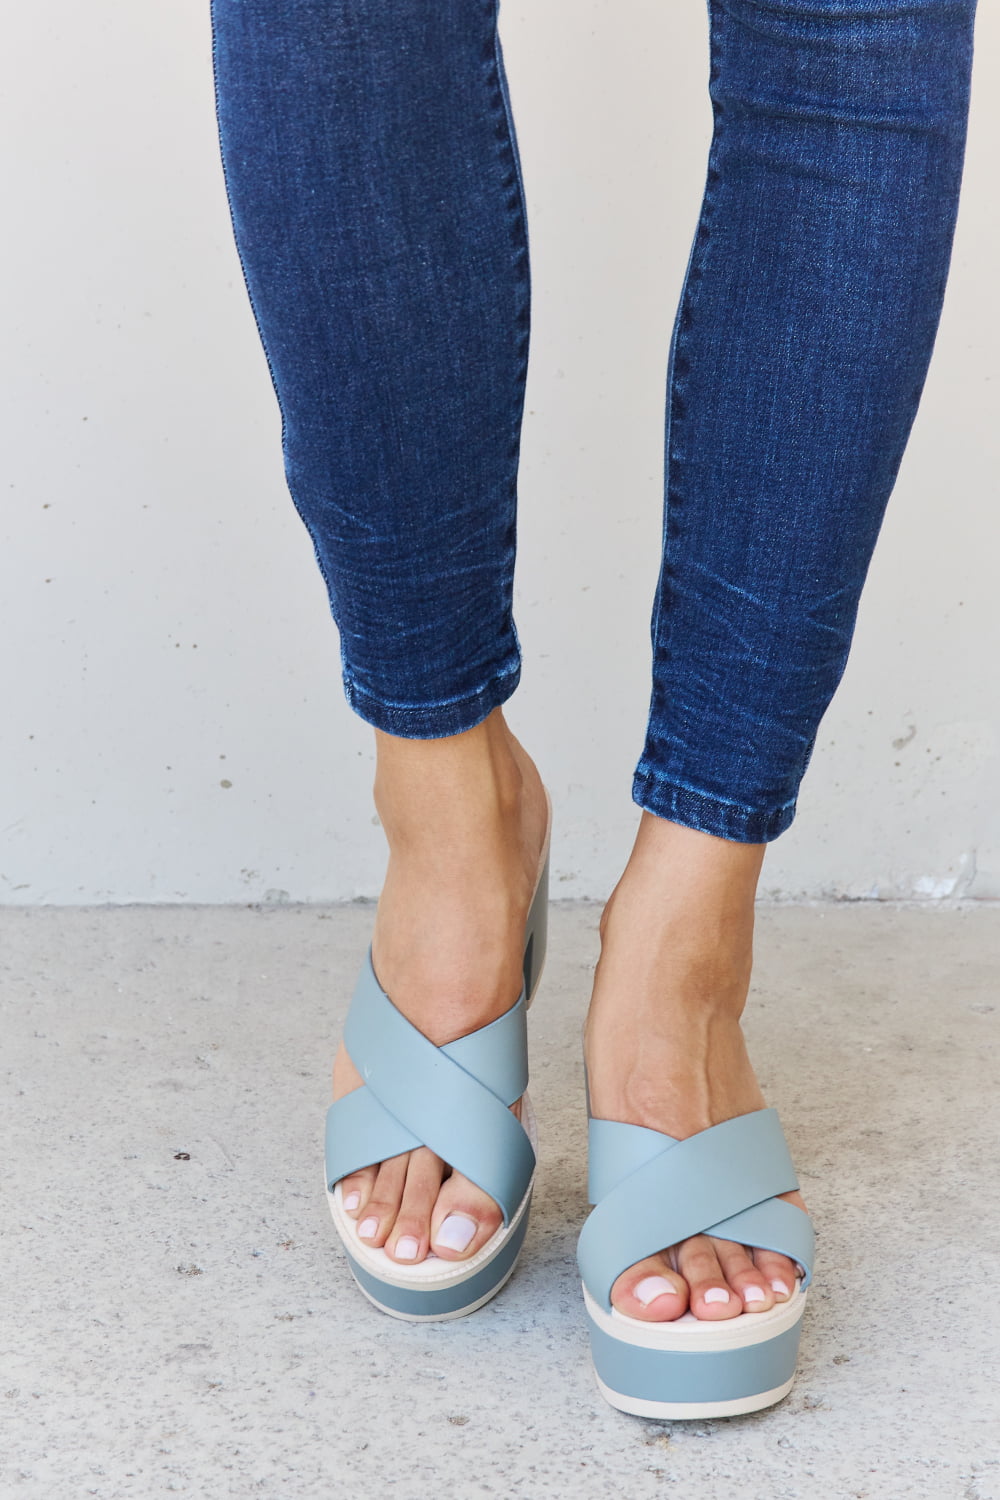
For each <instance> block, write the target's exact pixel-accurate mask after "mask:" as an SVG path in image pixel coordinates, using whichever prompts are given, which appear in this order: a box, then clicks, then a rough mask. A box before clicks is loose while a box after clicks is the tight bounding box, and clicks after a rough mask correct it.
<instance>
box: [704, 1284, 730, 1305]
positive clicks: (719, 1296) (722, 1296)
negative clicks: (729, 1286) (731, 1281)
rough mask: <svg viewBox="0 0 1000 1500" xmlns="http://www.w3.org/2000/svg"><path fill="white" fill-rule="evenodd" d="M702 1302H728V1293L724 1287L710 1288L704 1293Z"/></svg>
mask: <svg viewBox="0 0 1000 1500" xmlns="http://www.w3.org/2000/svg"><path fill="white" fill-rule="evenodd" d="M704 1300H705V1301H706V1302H728V1301H729V1293H728V1292H727V1291H726V1289H725V1287H724V1286H710V1287H709V1289H708V1291H707V1292H706V1293H705V1297H704Z"/></svg>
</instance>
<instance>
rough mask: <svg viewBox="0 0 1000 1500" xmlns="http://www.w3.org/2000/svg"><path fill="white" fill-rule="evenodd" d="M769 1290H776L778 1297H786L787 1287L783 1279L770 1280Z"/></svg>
mask: <svg viewBox="0 0 1000 1500" xmlns="http://www.w3.org/2000/svg"><path fill="white" fill-rule="evenodd" d="M771 1291H772V1292H777V1294H778V1296H779V1297H787V1296H788V1288H787V1286H786V1285H785V1283H784V1282H783V1281H772V1282H771Z"/></svg>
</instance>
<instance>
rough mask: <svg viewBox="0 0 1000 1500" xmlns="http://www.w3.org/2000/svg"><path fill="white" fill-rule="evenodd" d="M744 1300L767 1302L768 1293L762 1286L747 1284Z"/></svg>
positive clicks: (744, 1289)
mask: <svg viewBox="0 0 1000 1500" xmlns="http://www.w3.org/2000/svg"><path fill="white" fill-rule="evenodd" d="M743 1301H744V1302H766V1301H767V1293H766V1292H765V1290H764V1288H763V1287H762V1286H747V1287H744V1288H743Z"/></svg>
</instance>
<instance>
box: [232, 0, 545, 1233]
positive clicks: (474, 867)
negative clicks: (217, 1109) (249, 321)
mask: <svg viewBox="0 0 1000 1500" xmlns="http://www.w3.org/2000/svg"><path fill="white" fill-rule="evenodd" d="M212 13H213V26H214V36H215V64H216V85H217V99H218V115H219V129H220V136H221V141H222V148H223V158H224V163H225V170H226V182H227V188H228V192H229V198H230V205H231V208H232V216H233V225H234V229H235V233H236V239H237V243H238V246H239V250H240V255H241V259H242V262H243V267H244V272H245V275H246V280H247V286H248V289H249V292H250V296H251V300H252V303H253V307H254V311H255V314H256V317H257V322H258V327H259V329H260V333H261V338H262V340H263V343H264V346H265V349H266V352H267V357H268V360H269V364H270V368H271V373H272V378H273V380H274V385H275V389H276V392H277V395H278V399H279V403H280V406H281V411H282V418H283V445H284V454H285V464H286V472H287V476H288V483H289V488H290V490H291V493H292V496H293V499H294V501H295V504H296V506H297V507H298V510H299V512H300V514H301V516H302V519H303V520H304V522H305V524H306V526H307V527H308V529H309V531H310V534H311V536H312V539H313V542H314V544H315V548H316V553H317V557H318V559H319V563H320V567H321V569H322V571H323V576H324V578H325V580H326V582H327V585H328V587H329V593H330V600H331V605H332V609H333V613H334V616H335V618H336V621H337V624H338V626H339V629H340V638H341V649H342V657H343V673H344V683H345V687H346V691H347V696H348V699H349V701H350V702H351V704H352V705H353V706H354V708H355V709H356V710H357V711H358V713H359V714H361V715H362V717H364V718H365V719H367V720H368V721H369V722H370V723H371V724H372V725H374V726H375V728H376V741H377V754H378V761H377V764H378V770H377V776H376V805H377V807H378V811H379V814H380V817H381V821H382V825H383V828H384V830H385V833H386V835H387V838H388V841H389V847H390V858H389V866H388V874H387V877H386V883H385V888H384V891H383V895H382V899H381V901H380V903H379V910H378V916H377V920H376V928H375V934H374V938H373V956H374V963H375V967H376V971H377V973H378V975H379V978H380V980H381V982H382V984H383V986H384V987H385V988H386V989H387V990H388V992H389V993H390V994H391V996H392V999H393V1001H394V1002H395V1004H396V1005H397V1006H398V1007H399V1008H400V1009H401V1010H402V1011H403V1012H404V1014H406V1015H407V1016H408V1018H409V1019H410V1020H411V1021H413V1022H414V1024H415V1025H416V1026H418V1028H419V1029H420V1030H422V1031H424V1032H425V1034H427V1035H428V1036H430V1037H431V1040H432V1041H434V1042H436V1043H438V1044H441V1043H443V1042H446V1041H449V1040H452V1039H453V1038H455V1037H457V1036H460V1035H463V1034H464V1033H466V1032H468V1031H470V1030H473V1029H475V1028H476V1027H478V1026H480V1025H482V1024H484V1023H485V1022H486V1021H489V1020H492V1019H494V1018H495V1017H496V1016H498V1015H499V1014H501V1013H502V1012H503V1011H505V1010H507V1009H509V1007H510V1006H511V1005H512V1004H513V1002H514V1001H515V1000H516V998H517V995H518V992H519V989H520V983H521V978H520V974H521V949H522V944H523V936H524V922H525V915H526V911H527V905H528V900H529V897H530V893H531V885H532V883H533V880H534V875H535V869H536V865H537V862H538V854H539V850H540V847H541V843H542V839H543V836H544V827H545V820H546V809H545V798H544V792H543V790H542V787H541V783H540V781H539V778H538V773H537V771H536V770H535V768H534V766H533V764H532V763H531V761H530V759H529V758H528V756H527V755H526V754H525V752H524V751H523V750H522V749H521V747H520V746H519V745H518V744H517V742H516V741H515V740H514V739H513V737H512V736H511V734H510V733H509V731H508V730H507V728H506V725H505V724H504V721H503V715H502V711H501V708H500V705H502V704H503V703H504V702H505V701H506V699H507V698H508V697H509V696H510V694H511V693H512V692H513V691H514V688H515V687H516V685H517V680H518V673H519V654H518V643H517V636H516V633H515V629H514V623H513V619H512V616H511V583H512V573H513V566H514V548H515V486H516V476H517V460H518V442H519V433H520V422H521V413H522V406H523V396H524V379H525V368H526V360H527V342H528V316H529V283H528V260H527V255H528V251H527V239H526V229H525V218H524V207H523V197H522V192H521V184H520V174H519V167H518V161H517V152H516V146H515V141H514V136H513V131H512V127H511V122H510V114H509V109H508V104H507V96H506V86H505V82H504V77H503V69H502V63H501V57H500V49H499V43H498V39H497V31H496V0H437V3H435V4H434V5H428V4H425V3H422V0H397V3H394V4H387V3H385V0H351V3H350V4H346V3H344V0H214V3H213V11H212ZM359 1082H360V1079H359V1078H358V1076H357V1074H356V1073H355V1071H354V1069H353V1067H352V1065H351V1063H350V1060H349V1058H348V1057H347V1056H346V1054H345V1053H344V1052H343V1051H342V1052H341V1054H340V1055H339V1057H338V1059H337V1064H336V1078H335V1089H336V1092H337V1094H338V1096H339V1095H341V1094H343V1093H345V1092H347V1091H349V1090H350V1089H352V1088H354V1087H356V1086H357V1085H358V1084H359ZM444 1170H445V1169H444V1165H443V1164H442V1163H441V1162H440V1161H439V1160H438V1159H437V1158H436V1157H433V1156H432V1155H431V1153H430V1152H429V1151H427V1150H426V1149H422V1150H420V1151H416V1152H413V1153H412V1154H411V1155H410V1156H408V1157H399V1158H395V1159H394V1160H393V1161H391V1162H389V1163H387V1164H386V1165H385V1166H384V1167H383V1168H382V1169H381V1170H380V1171H378V1172H376V1170H375V1169H374V1168H371V1169H368V1170H366V1171H365V1172H362V1173H359V1174H357V1176H356V1177H354V1178H351V1179H349V1180H345V1182H344V1196H345V1201H346V1202H347V1203H348V1204H349V1205H353V1206H352V1207H351V1209H350V1211H352V1212H353V1213H354V1214H355V1216H356V1217H357V1218H358V1219H359V1221H360V1222H361V1223H362V1226H364V1225H368V1226H372V1223H373V1221H374V1224H373V1227H369V1230H368V1232H366V1233H365V1234H364V1235H363V1238H365V1239H367V1240H368V1241H369V1243H371V1244H372V1245H376V1246H380V1245H384V1246H385V1247H386V1249H387V1250H388V1252H389V1253H390V1254H392V1255H394V1256H396V1257H397V1258H398V1259H400V1260H410V1261H413V1260H419V1259H423V1258H424V1256H426V1254H427V1250H428V1245H429V1243H430V1239H431V1235H432V1233H434V1234H436V1232H437V1230H438V1229H439V1228H440V1226H441V1224H442V1223H443V1222H444V1221H445V1220H446V1219H448V1218H449V1216H450V1217H451V1218H452V1223H451V1224H450V1226H449V1229H448V1230H447V1231H446V1232H445V1234H446V1242H440V1241H439V1242H436V1243H435V1250H436V1251H437V1252H438V1253H439V1254H441V1255H443V1256H451V1257H453V1258H459V1257H461V1256H467V1255H471V1254H472V1253H474V1251H475V1250H476V1249H477V1248H478V1247H479V1245H480V1244H481V1243H482V1242H483V1241H484V1240H485V1239H486V1238H488V1236H489V1234H490V1233H491V1232H492V1230H493V1229H494V1228H495V1227H496V1226H497V1224H498V1223H499V1220H500V1214H499V1211H498V1210H497V1208H496V1205H495V1204H493V1203H492V1201H491V1200H490V1199H488V1198H486V1197H485V1195H484V1194H482V1193H481V1192H480V1191H479V1189H477V1188H475V1187H473V1185H472V1184H471V1183H468V1182H466V1181H465V1179H462V1178H459V1177H458V1176H457V1175H453V1176H452V1177H451V1178H449V1180H448V1182H447V1184H446V1186H445V1188H444V1190H443V1191H441V1192H440V1193H439V1191H438V1189H439V1188H440V1186H441V1182H442V1176H443V1173H444ZM354 1195H356V1196H354ZM432 1216H433V1224H432V1222H431V1221H432Z"/></svg>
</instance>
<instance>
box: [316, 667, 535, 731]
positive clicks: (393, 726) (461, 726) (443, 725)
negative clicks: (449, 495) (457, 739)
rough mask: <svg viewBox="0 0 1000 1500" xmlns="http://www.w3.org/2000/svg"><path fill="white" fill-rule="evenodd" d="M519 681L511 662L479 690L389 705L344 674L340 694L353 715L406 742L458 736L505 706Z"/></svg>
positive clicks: (516, 668)
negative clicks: (436, 699)
mask: <svg viewBox="0 0 1000 1500" xmlns="http://www.w3.org/2000/svg"><path fill="white" fill-rule="evenodd" d="M520 680H521V663H520V660H518V659H515V660H513V661H512V662H510V663H508V665H506V666H504V667H501V668H500V669H499V670H498V671H497V672H495V673H494V674H493V676H492V677H490V678H489V680H488V681H487V682H485V683H484V684H483V685H482V686H481V687H480V688H477V689H476V690H475V691H474V692H472V693H468V694H466V695H464V696H462V697H459V698H450V699H447V700H446V701H444V702H441V703H390V702H386V701H384V700H383V699H381V698H377V697H375V696H374V694H372V693H369V692H368V691H367V690H366V689H365V688H362V687H359V686H358V684H357V683H356V682H355V681H354V680H353V679H352V678H351V677H350V676H348V675H347V673H346V672H345V673H344V692H345V693H346V695H347V701H348V703H349V704H350V706H351V708H353V710H354V712H355V713H356V714H357V715H358V716H359V717H360V718H362V719H364V720H365V722H366V723H368V724H371V725H372V727H373V728H375V729H381V730H384V732H385V733H386V734H394V735H398V736H399V738H400V739H406V740H437V739H444V738H445V737H446V736H448V735H452V734H462V733H463V732H464V731H465V730H466V729H474V728H475V727H476V725H477V724H481V723H482V722H483V720H484V719H485V718H487V717H488V715H489V714H491V713H492V712H493V710H494V709H495V708H499V707H500V706H501V704H503V703H506V702H507V699H508V698H509V697H510V696H511V695H512V693H513V692H514V690H515V689H516V687H517V685H518V683H519V682H520Z"/></svg>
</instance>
